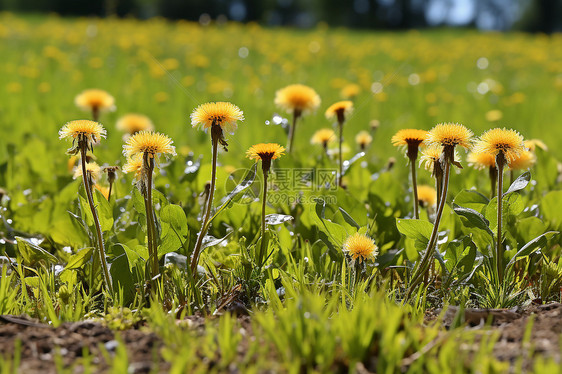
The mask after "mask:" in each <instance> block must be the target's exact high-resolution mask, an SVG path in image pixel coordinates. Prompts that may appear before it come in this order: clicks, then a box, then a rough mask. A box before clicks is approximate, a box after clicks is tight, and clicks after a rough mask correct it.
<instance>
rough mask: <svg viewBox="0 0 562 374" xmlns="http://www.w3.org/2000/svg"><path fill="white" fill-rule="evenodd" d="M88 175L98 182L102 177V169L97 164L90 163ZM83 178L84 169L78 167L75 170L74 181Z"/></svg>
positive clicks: (87, 170) (87, 167)
mask: <svg viewBox="0 0 562 374" xmlns="http://www.w3.org/2000/svg"><path fill="white" fill-rule="evenodd" d="M86 173H87V174H88V175H89V176H90V178H92V181H93V182H96V181H97V180H98V179H99V178H100V176H101V167H100V166H99V165H98V164H97V163H95V162H88V163H87V164H86ZM81 177H82V168H81V167H77V168H75V169H74V176H73V178H74V179H78V178H81Z"/></svg>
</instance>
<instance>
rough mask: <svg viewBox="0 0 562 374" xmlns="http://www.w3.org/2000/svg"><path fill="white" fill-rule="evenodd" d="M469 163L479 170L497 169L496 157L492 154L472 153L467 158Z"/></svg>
mask: <svg viewBox="0 0 562 374" xmlns="http://www.w3.org/2000/svg"><path fill="white" fill-rule="evenodd" d="M467 161H468V162H469V164H470V165H472V166H474V168H475V169H478V170H482V169H485V168H489V167H493V168H495V167H496V156H495V155H494V154H492V153H485V152H470V153H469V154H468V156H467Z"/></svg>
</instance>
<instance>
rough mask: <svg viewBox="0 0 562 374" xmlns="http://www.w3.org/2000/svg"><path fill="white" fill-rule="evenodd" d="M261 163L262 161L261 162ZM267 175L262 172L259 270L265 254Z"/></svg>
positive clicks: (264, 171)
mask: <svg viewBox="0 0 562 374" xmlns="http://www.w3.org/2000/svg"><path fill="white" fill-rule="evenodd" d="M262 163H263V160H262ZM267 174H268V172H267V171H266V170H265V169H264V170H263V196H262V206H261V243H260V253H259V255H258V267H259V268H260V269H261V267H262V266H263V263H262V261H263V257H264V252H265V230H266V224H265V205H266V203H267Z"/></svg>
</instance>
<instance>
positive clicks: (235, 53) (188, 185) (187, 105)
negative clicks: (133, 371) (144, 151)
mask: <svg viewBox="0 0 562 374" xmlns="http://www.w3.org/2000/svg"><path fill="white" fill-rule="evenodd" d="M0 56H2V59H1V60H0V71H1V72H2V73H1V74H0V131H1V134H2V135H1V137H0V188H1V190H0V191H1V193H0V195H1V198H0V203H1V207H0V209H2V210H1V211H0V214H1V217H2V221H3V222H0V255H2V262H1V263H0V264H1V265H2V267H1V269H2V270H1V272H0V274H1V278H0V315H22V314H27V315H29V316H30V317H32V318H35V319H38V320H40V321H41V322H44V323H48V324H51V325H53V326H55V327H57V326H61V324H63V323H64V322H76V321H82V320H85V319H92V318H94V319H97V320H99V321H105V322H104V323H105V324H107V325H108V326H109V327H110V328H112V329H115V330H120V329H126V328H132V327H137V328H138V327H139V326H143V329H145V330H150V331H153V332H155V333H156V334H157V335H158V336H159V337H160V339H161V340H162V342H163V347H162V348H161V349H159V350H155V351H154V353H153V354H154V358H153V361H154V365H155V366H154V367H153V371H154V372H158V371H159V370H160V371H169V372H177V373H181V372H213V371H214V372H226V371H233V372H235V371H236V370H240V371H242V372H268V371H272V372H291V373H297V372H381V373H382V372H385V373H393V372H401V371H405V370H411V372H435V373H441V372H480V373H493V372H504V371H506V370H508V369H509V368H510V367H511V369H512V370H513V368H515V370H521V367H522V366H521V365H522V363H521V362H519V361H517V362H515V363H514V362H500V361H498V360H496V359H495V358H493V357H492V355H491V352H492V351H493V349H494V344H495V342H496V341H497V339H498V335H497V334H494V333H490V332H486V331H468V330H464V329H462V328H459V329H456V328H452V329H450V330H445V329H444V327H443V326H441V324H440V323H439V322H435V323H430V324H428V323H423V320H424V315H426V314H427V312H428V311H430V310H434V309H437V308H443V307H446V306H447V305H456V306H460V307H461V308H465V307H473V308H511V307H514V306H526V305H529V304H530V303H531V301H533V302H535V303H539V304H542V303H548V302H552V301H560V287H561V285H562V278H561V276H562V261H560V253H561V250H560V243H562V237H561V236H560V235H558V231H560V228H561V227H562V191H560V186H561V184H560V174H561V167H560V164H559V162H558V159H560V158H561V157H562V150H560V149H558V146H559V145H562V127H561V126H559V125H560V124H561V123H562V111H561V110H560V108H561V107H562V65H561V64H560V61H562V36H560V35H553V36H548V37H547V36H544V35H526V34H514V33H509V34H496V33H478V32H474V31H453V30H434V31H424V32H418V31H409V32H403V33H382V32H377V33H373V32H359V31H348V30H344V29H337V30H336V29H330V28H328V27H325V26H319V27H317V28H315V29H313V30H309V31H302V30H292V29H266V28H263V27H261V26H259V25H255V24H248V25H240V24H235V23H226V24H215V23H211V24H210V25H199V24H194V23H188V22H174V23H172V22H168V21H164V20H159V19H153V20H149V21H142V22H141V21H136V20H99V19H60V18H57V17H55V16H50V17H20V16H16V15H12V14H0ZM294 83H301V84H305V85H307V86H310V87H312V88H314V90H315V91H316V92H317V93H318V95H319V96H320V98H321V104H320V106H319V108H318V109H317V110H316V111H315V112H313V113H309V114H306V115H303V116H302V117H301V118H300V119H299V122H298V126H297V127H296V135H295V143H294V147H293V150H292V152H290V153H289V152H286V154H285V155H283V156H282V157H281V158H279V159H278V160H275V161H274V162H273V167H272V174H271V175H270V178H271V179H270V181H271V180H272V181H273V184H272V188H271V191H270V195H269V199H268V204H267V206H266V213H267V214H268V215H269V222H270V224H268V227H267V230H266V232H265V235H262V229H261V226H260V225H261V221H260V218H261V208H262V205H261V197H260V193H261V192H260V191H261V189H262V183H260V181H262V173H261V167H259V166H258V167H257V172H256V169H253V165H254V161H252V160H250V159H248V158H247V157H246V151H247V150H248V148H249V147H250V146H252V145H254V144H256V143H278V144H280V145H283V146H284V145H286V143H287V134H286V129H285V128H283V126H281V125H279V124H277V123H278V122H283V121H281V119H282V118H286V119H287V121H284V122H288V123H291V120H292V116H291V114H290V113H286V112H284V111H283V110H282V109H280V108H279V107H277V106H276V105H275V103H274V99H275V96H276V92H277V90H279V89H281V88H283V87H285V86H288V85H290V84H294ZM90 88H99V89H103V90H105V91H107V92H108V93H109V94H111V95H112V96H113V97H114V98H115V106H116V109H115V110H114V111H108V112H103V113H101V115H100V117H99V122H100V123H101V124H102V125H103V126H104V127H105V129H106V130H107V137H106V138H102V139H101V142H100V144H98V145H96V146H95V147H94V148H93V150H94V151H93V154H94V157H95V160H96V162H97V163H98V164H99V165H104V164H107V165H118V166H120V167H122V166H123V165H124V164H125V161H126V159H125V156H123V144H124V142H125V140H126V139H127V137H126V136H124V134H123V133H122V132H120V131H119V130H117V129H116V122H117V120H118V119H119V118H121V117H122V116H123V115H125V114H127V113H142V114H145V115H147V116H148V117H149V118H150V119H151V120H152V121H153V123H154V127H155V130H156V131H158V132H161V133H164V134H166V135H167V136H169V137H170V138H171V139H172V140H173V145H174V146H175V147H176V153H177V155H176V156H174V157H171V158H170V159H165V158H163V157H161V159H160V163H159V164H158V165H157V166H156V172H155V173H154V178H153V180H154V191H153V195H152V202H153V204H154V208H155V212H154V213H155V214H154V218H155V219H154V220H152V219H147V217H148V216H149V215H150V214H148V215H147V214H146V212H145V202H146V201H147V200H146V199H144V200H143V194H142V193H141V192H139V190H138V189H137V188H136V187H135V184H134V183H133V176H132V175H130V174H123V173H122V172H118V175H117V179H116V181H115V183H114V186H113V191H114V192H113V194H112V196H111V198H110V199H109V201H107V200H106V199H105V198H104V197H103V195H102V194H101V193H99V192H97V191H94V192H95V193H94V200H95V207H96V211H97V212H98V215H99V220H100V223H101V230H102V231H103V241H104V243H105V249H106V255H107V262H108V263H109V265H110V271H109V272H110V276H111V278H112V282H111V284H112V285H113V289H114V291H111V290H110V288H111V287H108V285H107V284H105V283H104V277H103V271H101V270H100V269H101V268H102V267H101V266H100V260H99V256H96V253H97V251H98V248H99V247H98V245H97V237H96V228H95V225H94V220H93V218H92V213H91V210H90V208H89V205H88V202H87V197H88V196H87V195H88V194H87V193H86V190H85V189H84V187H83V183H82V179H81V177H78V178H76V179H73V173H74V170H73V168H74V167H75V166H76V165H78V166H79V160H77V159H76V158H70V157H69V156H68V155H65V151H66V150H67V148H68V147H69V146H70V143H69V142H66V141H63V140H60V139H59V134H58V131H59V130H60V129H61V127H62V126H63V125H64V124H65V123H67V122H69V121H72V120H78V119H92V113H91V112H88V111H82V110H80V109H79V108H78V107H77V106H76V105H75V104H74V100H75V97H76V95H78V94H79V93H80V92H82V91H84V90H85V89H90ZM352 89H353V90H355V91H356V92H355V93H354V94H353V95H351V94H350V90H352ZM342 99H350V100H352V102H353V106H354V111H353V113H352V114H351V115H349V116H348V117H347V118H346V122H345V125H344V127H343V135H344V139H343V152H342V155H343V159H344V160H349V161H350V162H349V163H347V166H349V167H348V168H347V170H346V171H345V174H344V176H343V184H344V186H345V188H342V187H336V185H335V184H334V183H332V184H325V183H323V182H321V181H320V178H321V177H322V176H323V175H324V176H326V175H327V176H330V175H333V174H331V173H332V171H334V173H335V172H336V171H337V169H338V152H337V143H334V144H331V145H330V149H329V151H328V152H327V153H325V152H324V150H323V148H322V146H320V145H311V137H312V135H313V134H314V133H315V131H317V130H319V129H321V128H332V126H334V125H335V124H333V123H332V122H333V121H330V120H328V119H326V116H325V115H324V112H325V110H326V109H327V108H328V107H329V106H330V105H331V104H333V103H335V102H337V101H339V100H342ZM215 101H227V102H231V103H233V104H235V105H236V106H238V107H239V108H240V109H241V110H242V111H243V112H244V117H245V119H244V120H243V121H240V122H239V123H238V129H237V130H236V131H235V133H234V134H232V135H227V136H226V139H227V141H228V143H229V146H228V151H227V152H226V151H223V150H220V151H219V153H218V168H217V180H216V192H215V197H214V204H213V206H214V207H215V208H218V207H219V206H220V207H221V208H219V209H217V211H218V212H219V214H217V216H216V218H215V219H214V220H213V221H212V225H211V226H210V229H209V232H208V234H209V236H208V237H207V238H206V239H207V241H206V244H204V245H203V246H204V247H205V248H204V250H203V252H202V255H201V258H200V259H199V261H198V265H199V266H198V268H197V271H196V272H193V273H192V272H191V271H190V266H189V265H190V257H191V255H192V254H193V250H194V248H195V247H196V245H197V244H196V242H197V237H198V233H199V231H200V230H201V226H202V219H203V213H204V208H205V197H206V196H207V195H206V194H205V187H206V185H207V183H208V182H209V181H210V180H211V169H212V163H211V134H210V133H211V132H210V131H209V132H207V133H205V132H203V131H200V130H198V129H196V128H193V127H192V126H191V119H190V115H191V113H192V112H193V111H194V109H195V108H197V107H198V106H199V105H200V104H203V103H206V102H215ZM444 122H458V123H461V124H463V125H464V126H466V127H467V128H469V129H470V130H472V131H473V132H474V134H475V137H478V136H480V135H481V134H482V133H483V132H484V131H486V130H488V129H491V128H495V127H500V128H503V127H506V128H512V129H514V130H517V131H518V132H519V133H520V134H521V135H522V136H523V137H524V139H526V140H528V139H539V140H541V141H542V143H541V142H538V143H537V144H538V146H536V148H535V149H534V150H533V156H534V157H536V162H535V163H534V164H532V165H530V167H528V168H525V169H529V170H513V171H509V170H507V169H506V172H505V173H504V175H505V183H504V186H505V188H504V192H506V191H507V192H506V193H505V194H504V196H503V199H502V200H503V204H504V208H503V211H502V212H503V214H502V215H501V217H502V218H503V222H504V225H503V230H502V233H503V250H502V252H501V255H500V256H501V258H502V260H501V261H500V262H499V263H500V264H501V263H503V268H502V269H503V270H502V271H503V272H505V273H504V274H503V275H500V276H498V272H497V269H496V268H497V267H498V266H499V265H497V263H498V262H497V257H498V256H497V255H496V254H495V252H494V251H495V245H496V244H495V242H496V240H497V226H498V223H497V222H498V219H497V215H496V209H497V206H498V199H497V198H493V199H491V198H490V197H491V196H490V195H491V187H490V180H489V173H488V170H477V169H476V168H474V167H472V165H469V163H468V162H467V155H466V152H465V151H464V150H463V149H461V147H458V149H457V150H458V151H459V154H460V163H461V164H462V166H463V168H462V169H461V168H457V167H454V168H453V169H452V171H451V177H450V183H449V190H448V195H447V203H446V204H444V208H443V213H442V218H441V222H440V224H439V225H438V228H439V230H438V232H437V231H436V233H437V234H438V236H437V237H435V238H436V239H438V241H437V251H434V249H433V248H431V249H432V251H431V252H427V253H429V254H430V255H431V256H430V257H429V263H428V266H429V268H428V270H427V271H425V272H424V274H423V275H424V276H423V279H422V280H420V284H419V285H418V284H413V283H414V282H412V280H413V279H412V278H413V275H415V273H414V271H415V269H417V267H418V266H420V265H419V264H420V262H423V261H421V258H422V257H423V255H424V253H426V247H432V246H430V245H428V242H430V241H431V239H430V236H431V232H432V229H433V223H434V222H435V219H436V211H438V209H437V207H432V206H429V207H427V206H425V207H421V208H420V210H421V212H420V219H411V218H412V217H413V216H412V205H413V204H412V196H411V191H412V187H411V180H410V179H409V178H410V177H409V170H410V167H409V164H408V159H407V158H406V157H404V150H403V149H400V148H396V147H394V146H393V145H392V143H391V138H392V136H393V135H394V134H395V133H396V132H397V131H399V130H401V129H407V128H414V129H423V130H430V129H431V128H432V127H434V126H435V125H437V124H439V123H444ZM334 129H335V127H334ZM362 130H366V131H368V132H369V133H370V134H371V135H372V136H373V141H372V143H371V144H370V145H369V146H368V147H367V148H366V149H365V150H364V153H362V151H361V149H360V148H359V146H358V145H357V144H356V142H355V136H356V134H357V133H359V132H360V131H362ZM417 164H418V162H417V161H416V166H417ZM527 171H529V172H530V173H528V172H527ZM253 174H255V176H254V175H253ZM417 174H418V178H417V179H418V184H425V185H430V186H434V184H435V182H434V179H433V177H432V175H431V173H430V172H429V171H427V170H425V169H424V168H423V167H419V168H417ZM287 175H288V177H287ZM244 176H246V178H247V181H248V180H249V181H250V182H252V183H251V186H249V185H248V184H247V185H243V184H240V185H239V189H240V190H242V191H241V192H240V193H238V194H233V193H231V191H232V190H234V189H235V187H236V186H237V184H238V183H239V182H241V181H242V179H243V178H244ZM284 176H285V177H286V178H289V181H290V183H289V184H290V185H289V186H285V187H283V185H282V183H283V179H282V178H283V177H284ZM519 176H520V178H519V179H517V181H515V183H514V184H511V182H512V180H511V179H513V180H514V179H515V178H517V177H519ZM309 177H310V178H312V179H311V180H309V179H307V178H309ZM303 178H304V179H303ZM285 181H287V180H285ZM332 182H333V180H332ZM98 183H99V184H100V186H101V187H107V186H108V180H107V177H106V176H104V177H101V179H100V180H99V182H98ZM510 184H511V187H509V186H510ZM508 188H509V190H508ZM229 193H230V195H229ZM227 195H229V196H230V198H231V199H230V201H227V200H225V196H227ZM225 201H227V204H224V205H221V204H222V203H223V202H225ZM222 208H223V209H222ZM152 221H155V228H154V232H155V233H156V242H157V243H156V247H157V252H158V258H159V265H160V267H159V269H157V273H158V275H157V276H156V277H155V278H154V279H151V275H153V274H151V273H150V271H149V266H148V265H147V264H149V263H150V259H149V253H150V248H148V247H150V245H148V243H147V242H148V240H147V224H148V225H149V226H150V222H152ZM148 230H149V231H150V229H148ZM356 232H359V233H360V234H364V235H368V236H369V237H370V238H372V239H374V242H375V244H376V245H377V247H378V254H377V256H376V257H375V258H372V259H366V260H365V261H362V262H360V261H356V260H353V259H352V258H351V257H350V256H349V255H348V254H347V253H346V252H345V251H343V249H344V243H346V241H348V238H349V237H351V236H352V235H353V234H355V233H356ZM262 246H263V247H265V250H266V256H265V257H266V258H265V260H264V261H260V248H261V247H262ZM433 252H435V253H433ZM414 278H415V277H414ZM409 291H412V294H409ZM236 314H239V315H249V317H247V318H246V317H238V318H236V317H235V315H236ZM189 316H196V317H197V318H202V319H203V320H204V321H205V322H204V323H203V326H204V327H203V328H202V329H200V328H193V326H191V327H190V324H193V323H192V322H190V321H191V320H190V319H189V318H188V317H189ZM217 316H221V317H220V318H219V317H217ZM456 325H462V318H461V321H457V322H456ZM475 342H477V343H478V344H476V343H475ZM467 346H471V347H476V348H472V349H468V350H467V349H466V347H467ZM7 352H15V353H7V354H5V355H3V358H1V357H0V368H1V370H0V372H2V373H4V372H6V373H8V372H11V370H12V368H13V367H14V365H17V364H18V355H19V354H18V353H17V347H16V348H13V349H11V350H8V351H7ZM104 354H105V356H104V357H106V358H107V357H109V359H108V360H107V361H108V362H109V366H111V367H112V368H113V370H114V371H115V372H120V371H119V370H121V369H123V368H126V367H127V365H128V362H129V361H128V357H127V352H126V351H125V350H122V349H120V348H118V349H117V350H116V351H115V352H114V353H113V355H110V354H109V353H107V352H105V353H104ZM529 357H531V356H529ZM63 361H64V360H62V359H60V360H59V361H57V359H56V358H55V362H59V364H58V365H59V366H58V368H59V370H60V371H64V370H68V371H69V372H72V371H73V370H74V369H75V368H76V367H77V366H78V365H81V366H83V367H84V368H86V369H87V370H89V371H90V372H91V371H95V370H96V369H95V368H96V363H95V362H91V361H88V359H87V356H86V357H83V358H81V359H80V360H77V361H75V362H73V363H70V364H69V363H66V364H62V362H63ZM156 365H160V368H158V367H157V366H156ZM525 365H527V366H526V367H527V368H531V367H532V368H534V369H535V370H537V371H540V370H549V368H553V367H555V366H556V364H555V362H554V361H549V359H544V360H543V359H542V358H539V359H537V360H536V361H533V360H531V361H530V363H529V362H527V363H526V364H525ZM362 370H363V371H362Z"/></svg>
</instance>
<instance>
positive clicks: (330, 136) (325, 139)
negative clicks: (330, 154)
mask: <svg viewBox="0 0 562 374" xmlns="http://www.w3.org/2000/svg"><path fill="white" fill-rule="evenodd" d="M334 140H336V133H335V132H334V130H332V129H320V130H318V131H316V132H315V133H314V135H312V138H311V139H310V143H311V144H321V145H322V146H323V147H324V149H327V147H328V143H331V142H333V141H334Z"/></svg>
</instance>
